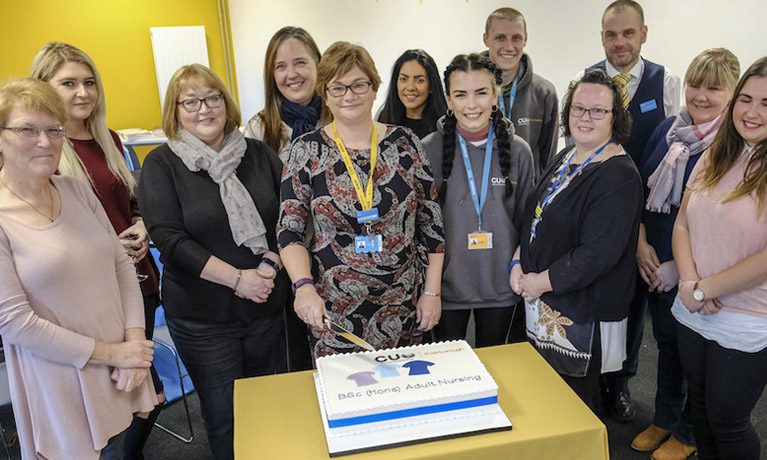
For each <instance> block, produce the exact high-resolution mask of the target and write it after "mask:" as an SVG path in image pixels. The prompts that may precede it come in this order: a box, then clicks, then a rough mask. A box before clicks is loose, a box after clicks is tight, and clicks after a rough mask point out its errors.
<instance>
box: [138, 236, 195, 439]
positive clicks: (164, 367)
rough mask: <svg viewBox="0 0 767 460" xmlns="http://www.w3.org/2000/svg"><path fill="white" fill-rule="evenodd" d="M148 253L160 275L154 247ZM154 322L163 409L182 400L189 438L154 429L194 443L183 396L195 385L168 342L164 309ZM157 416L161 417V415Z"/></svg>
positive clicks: (155, 365)
mask: <svg viewBox="0 0 767 460" xmlns="http://www.w3.org/2000/svg"><path fill="white" fill-rule="evenodd" d="M149 251H150V252H151V253H152V257H154V260H155V262H157V268H158V269H159V270H160V273H162V270H163V264H162V262H160V251H159V250H158V249H157V248H156V247H155V246H154V244H153V243H149ZM160 280H161V283H162V277H160ZM154 318H155V319H154V336H153V338H152V340H153V341H154V344H155V346H154V361H153V362H154V367H155V369H156V370H157V374H158V375H159V376H160V380H162V383H163V387H164V388H165V405H166V406H167V405H168V404H172V403H174V402H176V401H177V400H179V399H182V400H183V402H184V410H185V411H186V420H187V424H188V425H189V436H188V437H185V436H182V435H180V434H178V433H177V432H175V431H173V430H171V429H169V428H167V427H165V426H163V425H161V424H159V423H157V422H155V426H156V427H157V428H159V429H161V430H163V431H165V432H166V433H168V434H170V435H171V436H173V437H174V438H176V439H178V440H180V441H183V442H185V443H187V444H189V443H191V442H192V441H193V440H194V431H193V430H192V417H191V415H189V403H188V402H187V400H186V395H187V394H189V393H191V392H192V391H194V384H193V383H192V379H191V378H190V377H189V372H188V371H187V370H186V367H184V363H183V362H181V359H179V357H178V351H177V350H176V345H175V344H174V343H173V338H171V336H170V331H169V330H168V324H167V322H166V321H165V309H163V308H162V306H160V308H158V309H157V311H156V312H155V317H154ZM160 416H162V413H160Z"/></svg>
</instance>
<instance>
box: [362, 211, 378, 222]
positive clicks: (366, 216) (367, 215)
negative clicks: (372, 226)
mask: <svg viewBox="0 0 767 460" xmlns="http://www.w3.org/2000/svg"><path fill="white" fill-rule="evenodd" d="M374 220H378V208H372V209H368V210H367V211H359V212H357V223H358V224H364V223H365V222H373V221H374Z"/></svg>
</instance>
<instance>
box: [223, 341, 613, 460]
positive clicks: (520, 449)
mask: <svg viewBox="0 0 767 460" xmlns="http://www.w3.org/2000/svg"><path fill="white" fill-rule="evenodd" d="M476 351H477V355H478V356H479V358H480V359H481V360H482V362H483V363H484V364H485V366H486V367H487V370H488V371H489V372H490V375H492V376H493V378H494V379H495V381H496V383H498V388H499V389H498V402H499V403H500V405H501V408H503V411H504V412H505V413H506V416H508V417H509V420H511V423H512V425H513V426H514V429H513V430H511V431H504V432H499V433H489V434H482V435H476V436H468V437H464V438H456V439H449V440H444V441H435V442H427V443H423V444H418V445H414V446H407V447H397V448H393V449H386V450H380V451H376V452H368V453H363V454H356V455H350V456H345V457H342V458H344V459H347V458H348V459H349V460H352V459H354V460H357V459H360V460H362V459H364V460H368V459H382V460H383V459H385V460H393V459H435V460H436V459H439V460H452V459H471V460H476V459H482V460H484V459H513V460H557V459H562V460H607V459H609V453H608V447H607V429H606V428H605V426H604V425H603V424H602V422H601V421H600V420H599V419H598V418H597V417H596V416H595V415H594V414H592V413H591V411H590V410H589V409H588V408H587V407H586V405H585V404H583V402H581V400H580V399H579V398H578V396H576V395H575V393H573V392H572V390H570V388H569V387H568V386H567V384H566V383H565V382H564V381H562V379H560V378H559V376H558V375H557V374H556V372H554V370H553V369H551V367H549V365H548V364H546V362H545V361H544V360H543V358H541V357H540V355H539V354H538V353H537V352H536V351H535V349H533V347H532V346H530V345H529V344H526V343H524V344H514V345H503V346H499V347H490V348H481V349H478V350H476ZM234 452H235V458H236V459H237V460H251V459H262V458H263V459H289V460H299V459H323V458H330V457H329V456H328V451H327V446H326V445H325V435H324V433H323V430H322V420H321V419H320V411H319V407H318V405H317V394H316V392H315V389H314V381H313V380H312V373H311V372H310V371H307V372H296V373H291V374H281V375H272V376H267V377H257V378H251V379H242V380H237V381H236V382H235V385H234Z"/></svg>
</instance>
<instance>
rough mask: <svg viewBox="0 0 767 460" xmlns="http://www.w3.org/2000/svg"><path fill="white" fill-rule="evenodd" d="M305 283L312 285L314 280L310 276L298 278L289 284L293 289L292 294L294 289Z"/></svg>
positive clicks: (294, 293) (294, 291)
mask: <svg viewBox="0 0 767 460" xmlns="http://www.w3.org/2000/svg"><path fill="white" fill-rule="evenodd" d="M305 284H311V285H312V286H314V280H312V279H311V278H301V279H300V280H298V281H296V282H295V283H293V285H292V286H291V288H292V289H293V295H296V291H297V290H298V288H300V287H301V286H303V285H305Z"/></svg>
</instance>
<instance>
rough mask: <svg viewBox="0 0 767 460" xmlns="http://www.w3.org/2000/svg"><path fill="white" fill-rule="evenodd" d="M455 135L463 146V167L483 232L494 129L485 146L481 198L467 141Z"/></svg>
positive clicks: (489, 134)
mask: <svg viewBox="0 0 767 460" xmlns="http://www.w3.org/2000/svg"><path fill="white" fill-rule="evenodd" d="M455 134H456V136H458V142H459V143H460V144H461V155H463V166H464V167H465V168H466V178H467V179H468V180H469V192H471V200H472V201H473V202H474V209H476V211H477V220H478V221H479V230H481V229H482V208H484V207H485V199H486V198H487V189H488V186H489V184H490V181H489V180H488V179H489V178H490V163H491V161H492V158H493V127H492V126H490V130H489V131H488V132H487V144H486V145H485V165H484V167H483V168H482V192H481V193H482V196H481V197H479V198H478V197H477V184H476V182H475V181H474V171H473V170H472V169H471V159H470V158H469V151H468V150H467V148H466V141H465V140H464V138H463V136H461V134H460V133H455Z"/></svg>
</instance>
